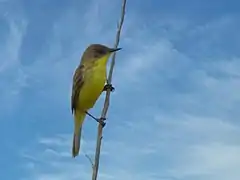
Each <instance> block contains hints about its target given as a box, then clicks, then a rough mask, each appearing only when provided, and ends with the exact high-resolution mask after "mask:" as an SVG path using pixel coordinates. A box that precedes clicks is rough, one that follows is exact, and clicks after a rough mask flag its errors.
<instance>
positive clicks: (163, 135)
mask: <svg viewBox="0 0 240 180" xmlns="http://www.w3.org/2000/svg"><path fill="white" fill-rule="evenodd" d="M79 3H80V4H78V3H75V1H74V3H73V2H70V1H69V4H64V8H63V7H61V6H63V4H61V3H60V4H59V9H56V10H54V12H52V11H51V10H49V9H48V11H49V12H51V13H52V14H53V16H51V18H50V16H49V18H48V19H46V17H48V16H47V15H48V14H49V12H48V11H46V17H45V16H43V15H40V14H38V13H35V12H34V13H33V12H32V11H28V10H27V8H28V7H24V8H23V10H22V11H23V12H25V13H26V16H24V18H23V17H22V16H21V17H20V16H19V17H18V18H17V20H16V19H14V18H15V16H12V15H11V13H9V12H8V13H3V14H5V16H4V22H5V23H6V24H7V28H8V31H4V30H3V32H4V33H5V34H4V35H3V36H1V35H0V39H4V41H2V42H0V52H1V54H0V75H1V76H0V79H1V82H0V87H1V88H0V89H1V90H0V91H1V95H0V99H1V102H2V103H1V112H3V111H4V113H5V110H6V109H7V108H8V109H9V112H10V113H11V116H12V117H13V118H14V121H12V123H10V124H7V123H6V124H4V125H6V126H2V127H4V128H3V129H2V130H1V131H0V135H1V136H2V137H4V138H6V139H5V140H4V143H3V147H11V148H8V149H7V151H9V152H8V153H9V154H11V156H10V155H9V156H8V157H9V159H8V160H7V161H6V164H7V163H9V162H10V164H8V166H9V167H11V170H12V167H14V168H15V167H19V166H21V167H22V168H23V169H21V170H19V169H18V170H19V171H21V173H22V174H21V173H19V174H18V175H19V176H18V177H17V178H16V177H15V179H20V177H21V178H22V179H31V180H48V179H51V180H64V179H69V180H75V179H79V178H81V179H83V180H85V179H90V177H91V164H90V163H89V161H88V159H87V158H86V157H84V154H88V155H89V156H90V157H93V155H94V150H95V136H96V123H95V122H94V121H92V120H90V118H87V120H86V121H85V122H86V123H85V124H84V132H83V140H82V149H81V150H82V151H81V152H82V154H81V155H80V156H79V157H78V158H77V159H73V158H72V157H71V143H72V134H71V133H72V117H71V112H70V92H71V79H72V74H73V72H74V68H75V67H76V65H77V64H78V63H79V60H80V56H81V52H82V51H83V48H84V47H85V46H86V45H88V44H89V43H104V44H107V45H112V44H114V43H113V42H114V37H115V33H116V24H117V20H118V17H119V14H118V13H117V12H119V13H120V9H119V5H120V3H121V2H120V1H118V2H114V3H113V2H112V1H111V2H110V0H104V1H101V2H100V1H96V0H93V1H89V3H86V4H85V3H83V2H79ZM138 3H139V2H138ZM142 3H143V4H141V5H137V4H136V2H135V1H131V2H129V4H128V11H127V14H126V21H125V24H124V28H123V34H122V39H121V44H120V45H121V47H123V49H122V50H121V52H119V53H118V54H117V62H116V68H115V71H114V77H113V84H114V86H115V88H116V91H115V92H114V93H113V94H112V95H113V96H112V98H111V107H110V109H109V113H108V122H107V126H106V128H105V129H104V137H103V146H102V155H101V163H100V175H99V179H100V180H120V179H125V180H132V179H139V180H143V179H149V180H159V179H160V180H172V179H178V180H190V179H191V180H192V179H198V180H203V179H204V180H210V179H211V180H215V179H218V180H219V179H220V180H224V179H229V180H236V179H237V178H238V177H239V176H240V174H239V172H238V170H237V167H238V166H239V165H240V164H239V162H240V160H239V158H240V157H239V155H238V154H239V151H240V149H239V145H240V139H239V137H240V136H239V135H240V129H239V128H240V126H239V122H238V119H239V117H240V114H239V111H238V108H237V107H238V105H239V102H240V96H239V93H238V91H237V89H239V81H240V79H239V71H238V69H239V68H238V67H239V62H240V61H239V53H238V51H236V49H237V48H236V47H238V42H237V40H238V36H237V35H236V38H235V39H234V37H233V36H234V34H237V33H236V32H235V30H236V29H239V28H238V25H237V24H239V23H237V22H238V18H237V17H238V16H237V15H234V14H228V15H225V14H222V15H219V16H217V15H216V16H214V18H209V17H208V15H207V14H204V18H203V19H204V20H203V19H201V20H199V17H198V15H196V14H190V15H189V14H188V13H192V12H189V11H186V14H184V13H183V14H184V15H183V14H182V13H180V14H178V11H177V12H174V13H176V14H172V13H168V12H166V10H165V8H166V9H167V7H168V5H166V6H158V5H160V4H161V3H160V4H158V3H157V2H156V4H155V6H156V7H161V8H163V7H164V10H163V11H161V12H159V9H158V8H156V9H154V8H153V7H152V5H150V4H149V2H147V1H146V2H145V1H144V2H142ZM20 4H21V3H20ZM23 5H24V3H22V6H23ZM38 5H39V6H41V7H42V4H41V5H40V4H38ZM49 5H50V4H49ZM80 5H81V6H80ZM53 6H54V7H55V4H54V5H53ZM106 6H108V7H109V8H105V9H104V10H103V8H102V7H106ZM36 7H37V5H36ZM36 7H35V5H34V4H31V9H34V8H36ZM25 8H26V9H25ZM149 8H151V11H148V13H146V10H147V9H148V10H149ZM152 8H153V9H152ZM173 8H175V7H173ZM193 8H195V7H193ZM36 9H37V8H36ZM63 9H64V10H63ZM175 9H176V8H175ZM22 11H21V12H22ZM169 12H172V8H171V9H169ZM31 13H32V14H33V15H32V16H30V15H31ZM51 13H50V14H51ZM9 14H10V15H11V16H9ZM205 15H206V16H207V17H208V18H209V19H207V17H205ZM12 17H14V18H12ZM44 17H45V19H46V21H40V20H44ZM37 20H39V21H37ZM150 20H154V23H152V22H150ZM36 22H38V23H36ZM43 27H46V28H43ZM37 35H38V36H39V37H37ZM35 38H36V39H35ZM229 39H230V40H231V41H229ZM30 47H31V48H32V51H30V50H31V48H30ZM36 52H37V53H36ZM15 102H17V103H18V105H19V106H16V105H14V104H16V103H15ZM101 103H102V99H100V101H98V103H97V106H96V107H95V108H94V109H93V110H92V112H93V113H94V115H95V114H96V115H98V114H99V111H100V110H101V108H100V106H101ZM6 107H7V108H6ZM13 109H16V111H14V110H13ZM14 112H18V113H17V114H14ZM1 115H2V114H1ZM5 127H7V128H6V129H5ZM9 132H12V133H13V134H11V137H9ZM16 149H17V150H18V151H19V152H16ZM0 154H5V153H2V152H1V150H0ZM14 154H15V156H14ZM16 154H17V157H18V158H19V159H17V160H18V161H17V160H16V159H14V158H16ZM6 156H7V154H6ZM11 158H12V159H11ZM11 162H14V165H13V164H12V163H11ZM16 169H17V168H16ZM16 169H15V170H14V171H17V170H16ZM6 172H7V171H6ZM23 172H24V173H23ZM12 174H13V175H14V173H12ZM16 174H17V173H16ZM13 179H14V178H13Z"/></svg>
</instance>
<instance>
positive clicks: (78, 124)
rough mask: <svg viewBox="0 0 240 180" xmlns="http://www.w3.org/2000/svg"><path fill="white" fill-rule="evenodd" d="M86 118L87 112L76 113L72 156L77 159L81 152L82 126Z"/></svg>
mask: <svg viewBox="0 0 240 180" xmlns="http://www.w3.org/2000/svg"><path fill="white" fill-rule="evenodd" d="M85 116H86V113H85V112H79V111H75V114H74V134H73V145H72V156H73V157H76V156H77V155H78V154H79V151H80V144H81V132H82V124H83V121H84V119H85Z"/></svg>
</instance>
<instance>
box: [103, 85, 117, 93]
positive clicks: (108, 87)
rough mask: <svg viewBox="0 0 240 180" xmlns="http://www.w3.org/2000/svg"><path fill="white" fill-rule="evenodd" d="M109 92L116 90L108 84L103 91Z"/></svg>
mask: <svg viewBox="0 0 240 180" xmlns="http://www.w3.org/2000/svg"><path fill="white" fill-rule="evenodd" d="M107 90H110V91H111V92H113V91H114V90H115V88H114V87H113V86H112V84H106V85H105V86H104V88H103V91H107Z"/></svg>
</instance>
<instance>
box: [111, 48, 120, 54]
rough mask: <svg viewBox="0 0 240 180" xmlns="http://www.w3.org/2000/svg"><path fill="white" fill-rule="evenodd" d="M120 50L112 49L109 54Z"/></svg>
mask: <svg viewBox="0 0 240 180" xmlns="http://www.w3.org/2000/svg"><path fill="white" fill-rule="evenodd" d="M121 49H122V48H116V49H115V48H113V49H110V52H111V53H112V52H116V51H119V50H121Z"/></svg>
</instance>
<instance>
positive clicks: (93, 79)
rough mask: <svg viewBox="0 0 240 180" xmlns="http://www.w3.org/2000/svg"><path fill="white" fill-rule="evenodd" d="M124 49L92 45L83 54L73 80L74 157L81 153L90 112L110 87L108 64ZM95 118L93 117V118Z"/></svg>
mask: <svg viewBox="0 0 240 180" xmlns="http://www.w3.org/2000/svg"><path fill="white" fill-rule="evenodd" d="M120 49H122V48H109V47H108V46H106V45H103V44H90V45H89V46H88V47H87V48H86V49H85V51H84V52H83V54H82V57H81V60H80V63H79V65H78V66H77V68H76V69H75V72H74V75H73V79H72V95H71V110H72V114H73V116H74V132H73V142H72V157H73V158H75V157H76V156H78V154H79V152H80V144H81V132H82V125H83V122H84V119H85V117H86V115H87V114H88V115H90V114H89V113H88V110H89V109H91V108H93V106H94V105H95V103H96V101H97V100H98V98H99V96H100V95H101V93H102V92H103V91H104V90H106V89H105V87H107V86H109V85H108V84H107V85H105V84H106V82H107V62H108V60H109V57H110V56H111V54H112V53H114V52H116V51H118V50H120ZM92 117H93V116H92Z"/></svg>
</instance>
